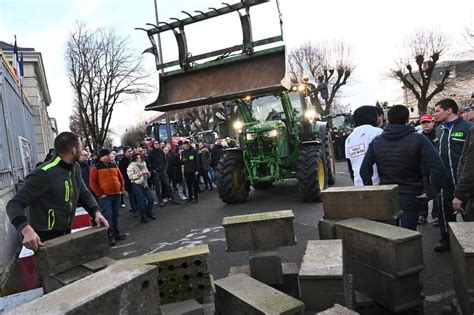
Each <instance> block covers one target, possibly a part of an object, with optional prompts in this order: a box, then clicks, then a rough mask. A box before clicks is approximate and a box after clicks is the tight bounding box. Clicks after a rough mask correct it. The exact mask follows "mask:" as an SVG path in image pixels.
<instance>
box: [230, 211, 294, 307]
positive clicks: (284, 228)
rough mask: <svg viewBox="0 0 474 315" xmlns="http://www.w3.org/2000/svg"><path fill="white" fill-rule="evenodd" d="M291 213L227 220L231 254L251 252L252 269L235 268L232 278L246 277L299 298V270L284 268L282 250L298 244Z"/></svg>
mask: <svg viewBox="0 0 474 315" xmlns="http://www.w3.org/2000/svg"><path fill="white" fill-rule="evenodd" d="M293 220H294V214H293V211H291V210H283V211H274V212H263V213H257V214H250V215H240V216H233V217H225V218H224V220H223V222H222V225H223V226H224V229H225V236H226V241H227V251H228V252H236V251H249V266H239V267H232V268H231V270H230V272H229V275H233V274H237V273H244V274H247V275H250V276H251V277H253V278H254V279H256V280H258V281H260V282H263V283H265V284H267V285H270V286H273V287H274V288H275V289H277V290H280V291H283V292H285V293H288V294H290V295H292V296H294V297H297V298H298V297H299V294H298V266H297V265H296V264H283V265H282V263H281V258H280V256H279V248H280V247H283V246H292V245H295V244H296V238H295V231H294V227H293Z"/></svg>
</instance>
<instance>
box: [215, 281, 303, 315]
mask: <svg viewBox="0 0 474 315" xmlns="http://www.w3.org/2000/svg"><path fill="white" fill-rule="evenodd" d="M214 284H215V286H216V295H215V304H216V314H217V315H234V314H235V315H237V314H249V315H253V314H275V315H276V314H299V313H300V312H301V311H302V310H303V309H304V304H303V302H301V301H299V300H297V299H295V298H293V297H291V296H289V295H286V294H284V293H282V292H280V291H278V290H275V289H274V288H272V287H270V286H268V285H266V284H263V283H261V282H259V281H257V280H255V279H253V278H251V277H248V276H246V275H243V274H237V275H234V276H230V277H227V278H223V279H219V280H217V281H215V282H214Z"/></svg>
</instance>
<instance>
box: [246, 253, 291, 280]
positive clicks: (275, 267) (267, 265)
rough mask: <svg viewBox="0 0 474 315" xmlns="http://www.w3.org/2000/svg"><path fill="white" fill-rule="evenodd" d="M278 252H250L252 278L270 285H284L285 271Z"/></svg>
mask: <svg viewBox="0 0 474 315" xmlns="http://www.w3.org/2000/svg"><path fill="white" fill-rule="evenodd" d="M278 254H279V253H278V251H250V254H249V266H250V276H251V277H252V278H254V279H256V280H258V281H260V282H263V283H265V284H268V285H274V284H283V270H282V266H281V258H280V256H279V255H278Z"/></svg>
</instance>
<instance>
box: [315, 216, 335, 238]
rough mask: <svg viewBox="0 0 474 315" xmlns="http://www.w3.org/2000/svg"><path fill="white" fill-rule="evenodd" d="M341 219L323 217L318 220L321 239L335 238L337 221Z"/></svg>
mask: <svg viewBox="0 0 474 315" xmlns="http://www.w3.org/2000/svg"><path fill="white" fill-rule="evenodd" d="M337 221H339V220H329V219H321V220H319V222H318V232H319V239H320V240H334V239H336V238H337V236H336V226H335V223H336V222H337Z"/></svg>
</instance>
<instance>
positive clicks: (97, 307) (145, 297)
mask: <svg viewBox="0 0 474 315" xmlns="http://www.w3.org/2000/svg"><path fill="white" fill-rule="evenodd" d="M157 273H158V270H157V268H156V267H154V266H134V265H127V264H115V265H113V266H110V268H106V269H104V270H101V271H99V272H97V273H95V274H93V275H91V276H89V277H86V278H83V279H81V280H78V281H76V282H74V283H72V284H70V285H67V286H65V287H63V288H61V289H59V290H56V291H54V292H52V293H50V294H46V295H44V296H43V297H41V298H39V299H36V300H33V301H31V302H29V303H26V304H24V305H22V306H20V307H18V308H16V309H14V310H12V311H11V312H9V313H7V314H11V315H14V314H15V315H16V314H18V315H23V314H48V315H56V314H58V315H59V314H79V315H82V314H84V315H86V314H160V313H161V312H160V299H159V294H158V292H159V291H158V284H157V281H156V278H157V276H158V275H157Z"/></svg>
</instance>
